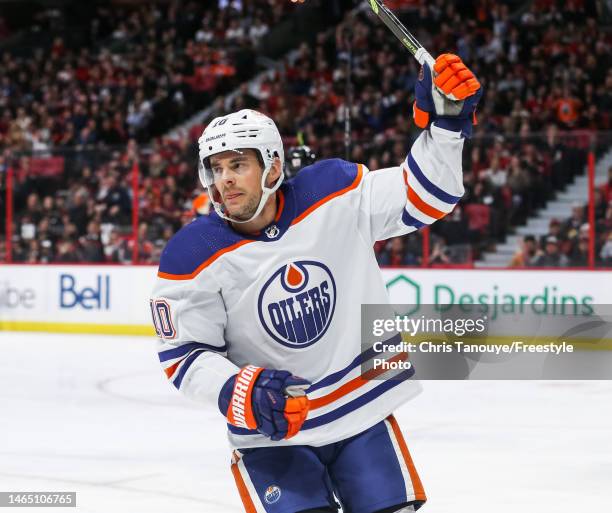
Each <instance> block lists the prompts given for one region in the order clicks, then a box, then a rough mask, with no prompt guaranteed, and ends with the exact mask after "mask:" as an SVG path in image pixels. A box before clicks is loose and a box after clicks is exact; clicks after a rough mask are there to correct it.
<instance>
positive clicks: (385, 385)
mask: <svg viewBox="0 0 612 513" xmlns="http://www.w3.org/2000/svg"><path fill="white" fill-rule="evenodd" d="M413 375H414V368H412V367H411V368H410V369H406V370H405V371H403V372H401V373H399V374H398V375H397V376H395V377H394V378H392V379H388V380H386V381H383V382H382V383H381V384H380V385H378V386H377V387H375V388H373V389H372V390H370V391H368V392H366V393H365V394H363V395H361V396H359V397H356V398H355V399H353V400H352V401H349V402H348V403H346V404H344V405H342V406H340V408H336V409H335V410H332V411H330V412H327V413H324V414H323V415H320V416H318V417H315V418H313V419H307V420H306V421H305V422H304V424H303V426H302V429H301V431H303V430H306V429H315V428H318V427H320V426H323V425H325V424H329V423H330V422H333V421H335V420H338V419H339V418H340V417H343V416H344V415H347V414H349V413H350V412H352V411H354V410H357V409H359V408H361V407H362V406H365V405H366V404H368V403H370V402H372V401H373V400H374V399H376V398H377V397H380V396H381V395H382V394H384V393H385V392H387V391H388V390H391V389H392V388H395V387H396V386H398V385H400V384H401V383H403V382H404V381H406V380H407V379H409V378H410V377H412V376H413ZM227 428H228V429H229V431H230V432H231V433H233V434H235V435H241V436H247V435H257V434H259V432H258V431H257V430H254V429H244V428H238V427H236V426H232V425H231V424H228V425H227Z"/></svg>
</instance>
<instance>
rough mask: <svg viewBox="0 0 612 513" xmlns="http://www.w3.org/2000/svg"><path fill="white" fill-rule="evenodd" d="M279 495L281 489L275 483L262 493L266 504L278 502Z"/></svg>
mask: <svg viewBox="0 0 612 513" xmlns="http://www.w3.org/2000/svg"><path fill="white" fill-rule="evenodd" d="M280 496H281V489H280V488H279V487H278V486H276V485H272V486H268V488H266V493H264V500H265V501H266V502H267V503H268V504H274V503H275V502H278V500H279V499H280Z"/></svg>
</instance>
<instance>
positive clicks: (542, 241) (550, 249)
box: [510, 167, 612, 267]
mask: <svg viewBox="0 0 612 513" xmlns="http://www.w3.org/2000/svg"><path fill="white" fill-rule="evenodd" d="M593 203H594V210H595V233H594V234H593V235H594V237H595V245H594V258H595V261H596V262H597V263H598V264H599V265H603V266H612V167H611V168H610V169H609V170H608V181H607V182H606V183H605V184H603V185H602V186H600V187H598V188H596V189H595V191H594V201H593ZM590 237H591V233H590V225H589V222H588V212H587V205H585V204H582V203H575V204H573V205H572V212H571V216H570V217H568V218H566V219H556V218H553V219H551V220H550V224H549V227H548V232H547V233H546V234H545V235H543V236H541V237H540V238H536V237H535V236H533V235H528V236H525V237H523V241H522V243H521V247H520V248H519V250H518V251H517V252H516V253H515V255H514V256H513V258H512V260H511V262H510V266H511V267H588V265H589V242H590Z"/></svg>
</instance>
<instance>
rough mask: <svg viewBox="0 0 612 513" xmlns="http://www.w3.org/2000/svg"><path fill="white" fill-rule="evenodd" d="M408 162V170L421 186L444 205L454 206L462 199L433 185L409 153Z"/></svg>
mask: <svg viewBox="0 0 612 513" xmlns="http://www.w3.org/2000/svg"><path fill="white" fill-rule="evenodd" d="M406 162H407V164H408V168H409V169H410V171H411V172H412V174H413V175H414V177H415V178H416V179H417V181H418V182H419V183H420V184H421V186H422V187H423V189H425V190H426V191H427V192H428V193H429V194H431V195H432V196H435V197H436V198H438V199H439V200H440V201H443V202H444V203H448V204H449V205H454V204H455V203H457V202H458V201H459V200H460V199H461V196H453V195H452V194H449V193H448V192H444V191H443V190H442V189H440V187H438V186H437V185H435V184H433V183H431V182H430V181H429V179H428V178H427V177H426V176H425V174H424V173H423V171H421V168H420V167H419V165H418V164H417V163H416V160H414V157H413V156H412V153H408V158H407V159H406Z"/></svg>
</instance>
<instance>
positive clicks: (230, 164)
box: [210, 150, 263, 220]
mask: <svg viewBox="0 0 612 513" xmlns="http://www.w3.org/2000/svg"><path fill="white" fill-rule="evenodd" d="M210 167H211V169H212V172H213V177H214V180H215V188H216V189H217V191H218V192H219V195H220V196H221V198H220V199H221V202H222V203H223V204H224V206H225V210H226V212H227V214H229V216H231V217H233V218H234V219H238V220H247V219H250V218H251V217H252V216H253V214H254V213H255V211H256V210H257V207H258V206H259V200H260V198H261V193H262V192H261V175H262V173H263V169H262V168H261V164H260V163H259V160H258V158H257V154H256V152H255V150H240V153H238V152H236V151H224V152H223V153H218V154H216V155H213V156H212V157H210Z"/></svg>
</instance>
